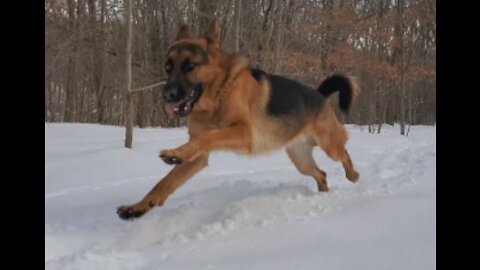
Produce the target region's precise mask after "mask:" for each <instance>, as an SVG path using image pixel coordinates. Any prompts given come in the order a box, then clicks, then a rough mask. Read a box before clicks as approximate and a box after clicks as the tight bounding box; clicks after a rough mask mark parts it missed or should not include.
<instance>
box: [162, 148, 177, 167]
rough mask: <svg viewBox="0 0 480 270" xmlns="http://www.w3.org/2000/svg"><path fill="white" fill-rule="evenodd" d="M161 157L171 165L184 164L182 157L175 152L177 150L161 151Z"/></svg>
mask: <svg viewBox="0 0 480 270" xmlns="http://www.w3.org/2000/svg"><path fill="white" fill-rule="evenodd" d="M159 157H160V158H161V159H162V160H163V162H165V163H167V164H169V165H178V164H182V162H183V160H182V158H180V157H178V155H176V154H175V151H172V150H163V151H161V152H160V155H159Z"/></svg>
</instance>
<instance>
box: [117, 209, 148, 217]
mask: <svg viewBox="0 0 480 270" xmlns="http://www.w3.org/2000/svg"><path fill="white" fill-rule="evenodd" d="M146 212H147V210H144V209H140V208H137V207H135V206H120V207H118V208H117V215H118V217H119V218H121V219H123V220H132V219H135V218H139V217H141V216H143V214H145V213H146Z"/></svg>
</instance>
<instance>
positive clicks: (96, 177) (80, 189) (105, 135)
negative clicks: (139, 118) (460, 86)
mask: <svg viewBox="0 0 480 270" xmlns="http://www.w3.org/2000/svg"><path fill="white" fill-rule="evenodd" d="M347 129H348V131H349V134H350V140H349V142H348V144H347V149H348V151H349V153H350V156H351V158H352V161H353V163H354V166H355V167H356V169H357V170H358V171H359V173H360V180H359V182H357V183H355V184H353V183H350V182H348V181H347V180H346V178H345V174H344V171H343V168H342V165H341V163H339V162H334V161H332V160H330V159H329V158H328V157H327V156H326V155H325V153H324V152H323V151H321V150H320V149H319V148H318V147H317V148H316V149H315V151H314V158H315V160H316V161H317V164H318V166H319V167H320V168H321V169H323V170H324V171H325V172H326V173H327V181H328V183H329V187H330V191H329V192H327V193H319V192H317V190H316V183H315V181H314V180H313V178H310V177H308V176H304V175H301V174H300V173H298V172H297V171H296V169H295V167H294V165H293V164H292V163H291V162H290V161H289V159H288V157H287V155H286V153H285V151H284V150H279V151H277V152H274V153H271V154H268V155H264V156H257V157H246V156H240V155H236V154H234V153H228V152H215V153H212V155H211V157H210V160H209V166H208V167H207V168H206V169H204V170H203V171H201V172H200V173H199V174H197V175H196V176H194V177H193V178H192V179H191V180H190V181H188V182H187V183H186V184H185V185H183V186H181V187H180V188H179V189H178V190H177V191H176V192H175V193H174V194H173V195H171V196H170V198H169V199H168V200H167V201H166V203H165V204H164V206H162V207H157V208H155V209H153V210H152V211H150V212H148V213H147V214H145V215H144V216H143V217H142V218H140V219H137V220H134V221H128V222H127V221H123V220H120V219H119V218H118V217H117V215H116V213H115V211H116V207H117V206H120V205H122V204H130V203H134V202H136V201H138V200H139V199H141V198H142V197H143V196H144V195H145V194H146V193H147V192H148V191H149V190H150V189H151V188H152V187H153V186H154V185H155V184H156V183H157V182H158V180H160V179H161V178H162V177H163V176H164V175H165V174H166V173H167V172H168V171H169V170H170V169H171V168H172V167H171V166H169V165H166V164H164V163H163V162H162V161H161V160H160V159H159V158H158V153H159V151H160V150H162V149H170V148H174V147H177V146H180V145H181V144H183V143H185V142H186V141H187V139H188V135H187V131H186V129H185V128H178V129H165V128H146V129H137V128H136V129H135V130H134V148H133V149H126V148H123V138H124V129H123V128H121V127H113V126H102V125H94V124H51V123H46V124H45V269H69V270H70V269H72V270H74V269H88V270H92V269H99V270H100V269H101V270H109V269H112V270H120V269H172V270H182V269H239V270H240V269H241V270H245V269H249V270H254V269H262V270H263V269H275V270H281V269H295V270H299V269H326V270H336V269H338V270H349V269H352V270H353V269H355V270H363V269H368V270H375V269H378V270H394V269H399V270H408V269H422V270H428V269H435V268H436V263H435V260H436V248H435V246H436V240H435V239H436V228H435V227H436V214H435V212H436V206H435V204H436V195H435V192H436V128H435V127H432V126H414V127H412V128H411V130H410V133H409V136H408V137H406V136H401V135H400V134H399V128H398V127H397V126H395V127H390V126H386V127H384V129H383V130H382V133H380V134H370V133H368V132H367V130H366V129H365V128H362V127H358V126H352V125H347Z"/></svg>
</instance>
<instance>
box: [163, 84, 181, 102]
mask: <svg viewBox="0 0 480 270" xmlns="http://www.w3.org/2000/svg"><path fill="white" fill-rule="evenodd" d="M163 99H164V100H165V101H166V102H175V101H179V100H180V99H181V98H180V91H179V89H178V88H177V87H172V88H169V89H166V90H165V91H163Z"/></svg>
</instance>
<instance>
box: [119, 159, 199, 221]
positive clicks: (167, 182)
mask: <svg viewBox="0 0 480 270" xmlns="http://www.w3.org/2000/svg"><path fill="white" fill-rule="evenodd" d="M207 165H208V154H203V155H200V156H198V157H197V158H196V159H195V160H192V161H189V162H184V163H183V164H181V165H177V166H175V167H174V168H173V169H172V170H171V171H170V172H169V173H168V174H167V175H166V176H165V177H164V178H163V179H162V180H161V181H160V182H158V183H157V185H155V187H153V189H152V190H151V191H150V192H149V193H148V194H147V195H146V196H145V197H144V198H143V199H142V200H141V201H139V202H138V203H135V204H132V205H126V206H120V207H119V208H118V209H117V214H118V216H119V217H120V218H121V219H125V220H127V219H134V218H138V217H140V216H142V215H143V214H145V213H146V212H147V211H148V210H150V209H151V208H153V207H155V206H161V205H162V204H163V203H164V202H165V201H166V200H167V198H168V196H169V195H170V194H172V193H173V192H174V191H175V190H176V189H177V188H178V187H179V186H181V185H182V184H184V183H185V182H186V181H187V180H188V179H190V178H191V177H192V176H193V175H195V174H196V173H198V172H199V171H200V170H202V169H203V168H205V167H206V166H207Z"/></svg>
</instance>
